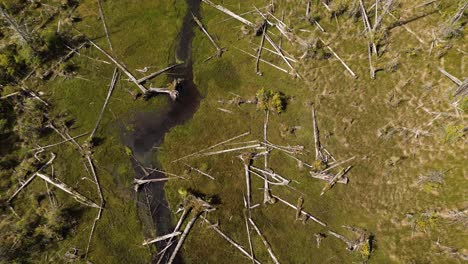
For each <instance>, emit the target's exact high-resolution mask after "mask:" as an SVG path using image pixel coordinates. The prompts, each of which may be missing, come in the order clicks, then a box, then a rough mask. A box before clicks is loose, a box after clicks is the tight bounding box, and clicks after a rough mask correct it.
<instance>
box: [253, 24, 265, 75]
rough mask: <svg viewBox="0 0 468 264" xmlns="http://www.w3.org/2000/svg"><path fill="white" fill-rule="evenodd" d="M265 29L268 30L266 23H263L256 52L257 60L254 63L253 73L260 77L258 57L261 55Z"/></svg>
mask: <svg viewBox="0 0 468 264" xmlns="http://www.w3.org/2000/svg"><path fill="white" fill-rule="evenodd" d="M267 28H268V23H267V22H266V20H265V22H264V24H263V30H262V40H261V41H260V47H259V48H258V51H257V60H256V61H255V73H256V74H257V75H262V72H260V66H259V64H260V56H261V55H262V49H263V44H264V43H265V34H266V32H267Z"/></svg>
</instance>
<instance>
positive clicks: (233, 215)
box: [158, 1, 467, 263]
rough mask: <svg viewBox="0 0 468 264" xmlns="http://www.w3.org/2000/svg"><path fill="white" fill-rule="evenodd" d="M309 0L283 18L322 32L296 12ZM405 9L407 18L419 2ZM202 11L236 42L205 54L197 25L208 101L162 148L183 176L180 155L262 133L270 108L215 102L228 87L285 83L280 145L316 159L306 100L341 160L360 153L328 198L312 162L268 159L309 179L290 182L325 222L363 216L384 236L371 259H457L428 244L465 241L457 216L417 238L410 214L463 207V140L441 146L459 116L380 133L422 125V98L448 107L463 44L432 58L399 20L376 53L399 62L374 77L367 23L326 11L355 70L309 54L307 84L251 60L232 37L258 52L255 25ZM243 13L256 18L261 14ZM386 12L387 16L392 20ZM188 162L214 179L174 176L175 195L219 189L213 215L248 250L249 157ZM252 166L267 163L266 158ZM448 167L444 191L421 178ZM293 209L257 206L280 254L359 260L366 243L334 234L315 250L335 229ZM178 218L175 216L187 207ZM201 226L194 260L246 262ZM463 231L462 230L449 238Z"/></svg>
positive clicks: (285, 192)
mask: <svg viewBox="0 0 468 264" xmlns="http://www.w3.org/2000/svg"><path fill="white" fill-rule="evenodd" d="M454 3H455V1H454V2H451V5H448V6H450V10H452V11H451V12H454V11H453V10H454V9H456V6H454V5H453V4H454ZM262 4H263V3H260V2H258V1H255V2H254V3H251V2H249V3H238V2H235V1H224V2H223V4H222V5H223V6H225V7H228V8H230V9H231V10H233V11H235V12H237V13H242V12H245V11H248V10H250V9H251V6H252V5H256V6H257V7H261V6H262ZM296 4H297V5H296ZM301 5H302V4H299V2H298V1H297V3H295V2H294V3H288V4H286V3H284V1H280V2H279V6H277V10H280V11H279V12H281V10H282V9H284V10H286V14H288V12H289V11H292V12H293V14H296V15H292V16H289V18H288V19H287V20H286V22H287V23H290V24H293V25H294V28H295V29H299V28H305V29H308V30H314V27H312V26H308V25H307V24H306V23H304V22H303V21H299V18H300V16H301V15H302V12H303V11H304V10H302V9H301V8H300V6H301ZM402 5H403V6H401V9H399V10H405V8H409V6H411V5H412V4H409V3H408V4H402ZM447 8H448V7H447ZM313 10H316V11H315V12H318V13H319V14H320V15H321V16H325V14H326V10H324V8H323V7H322V6H313ZM428 10H429V8H428ZM299 12H300V13H299ZM304 12H305V11H304ZM395 14H396V13H395ZM402 15H403V16H404V17H410V16H411V12H409V11H408V12H407V13H404V14H402ZM202 17H203V22H204V23H205V24H206V25H207V28H208V31H210V33H211V34H213V35H216V36H218V37H219V40H218V43H219V45H220V46H222V47H227V48H228V52H226V53H225V54H224V55H223V57H222V58H221V59H212V60H210V61H208V62H203V61H204V59H205V58H207V57H208V56H209V55H211V54H212V53H213V52H214V51H215V50H214V48H213V47H212V46H211V44H210V43H209V41H208V40H207V39H206V37H205V36H204V35H203V34H201V33H200V32H199V31H197V35H196V38H195V41H194V47H193V49H194V56H195V57H194V61H195V64H194V71H195V72H194V75H195V82H196V84H197V86H198V89H199V90H200V91H201V92H202V94H203V96H204V100H203V101H202V103H201V105H200V108H199V109H198V111H197V113H196V114H195V116H194V117H193V119H192V120H191V121H189V122H188V123H187V124H185V125H182V126H180V127H176V128H174V129H173V130H172V131H170V132H169V133H168V134H167V135H166V138H165V141H164V145H163V146H162V147H163V149H164V151H162V153H161V154H160V155H159V157H158V159H159V160H160V161H161V163H162V164H163V167H164V168H165V169H166V170H168V171H171V172H173V173H176V174H178V173H182V171H183V170H184V168H183V166H181V165H182V164H181V163H172V162H171V161H173V160H175V159H177V158H179V157H182V156H185V155H186V154H189V153H193V152H196V151H197V150H199V149H202V148H204V147H208V146H210V145H213V144H215V143H217V142H220V141H222V140H223V139H227V138H230V137H232V136H235V135H238V134H241V133H243V132H245V131H251V132H252V133H251V135H250V136H248V137H245V138H243V139H242V141H248V140H252V139H261V138H262V137H263V132H262V125H263V118H264V114H263V112H262V111H258V110H256V109H255V107H254V106H250V105H243V106H241V107H240V108H238V107H237V106H221V105H220V104H218V103H217V101H218V100H219V99H230V98H232V97H233V96H232V94H230V93H234V94H239V95H241V96H242V97H244V98H249V97H252V96H254V94H255V93H256V91H257V90H259V89H261V88H265V89H271V90H275V91H276V90H278V91H281V92H283V93H284V94H285V95H286V96H288V97H289V101H288V105H287V108H286V111H285V112H284V113H281V114H280V115H271V116H270V126H269V140H270V141H271V142H275V143H276V144H280V145H286V144H290V145H296V144H300V145H304V146H305V147H306V149H307V152H306V153H305V154H304V155H303V156H300V159H302V160H304V161H306V162H308V163H309V164H310V163H312V162H313V160H314V158H313V157H314V151H313V128H312V117H311V109H310V107H309V106H307V105H308V103H314V104H315V106H316V108H317V115H318V123H319V128H320V131H321V141H322V144H324V145H325V146H326V148H327V149H328V150H329V151H331V152H332V153H333V154H334V155H335V157H336V158H337V159H339V160H343V159H345V158H348V157H350V156H356V157H357V158H356V159H355V160H354V161H353V162H352V164H353V169H352V170H351V172H350V173H349V175H348V176H349V178H350V183H349V184H348V185H347V186H343V185H340V184H339V185H337V186H335V187H334V188H333V189H332V190H329V191H328V192H327V193H326V194H325V195H324V196H323V197H319V193H320V191H321V189H322V187H323V185H324V183H323V182H321V181H317V180H315V179H311V178H310V177H308V175H309V174H308V170H306V169H301V168H298V167H297V163H296V162H295V161H293V160H291V159H289V158H288V157H286V156H284V155H282V154H281V153H274V154H272V155H271V157H270V164H272V165H271V167H272V168H273V169H275V171H277V172H279V173H280V174H282V175H283V176H287V177H288V178H290V179H293V180H297V181H299V182H300V184H296V183H292V186H293V187H295V188H297V189H298V190H300V191H301V192H303V193H304V194H303V196H304V199H305V204H304V208H305V210H306V211H308V212H310V213H312V214H313V215H315V216H316V217H318V218H319V219H321V220H323V221H325V222H326V223H327V224H328V228H330V229H332V230H335V231H337V232H339V233H342V234H343V235H345V236H349V237H352V233H349V232H348V231H346V230H345V229H343V228H341V225H354V226H359V227H362V228H366V229H367V230H369V231H370V232H371V233H372V234H374V235H375V239H376V248H375V249H374V250H373V252H372V254H371V258H370V262H371V263H408V262H415V263H419V262H421V263H425V262H428V261H431V262H437V263H456V260H454V259H450V258H447V257H446V256H445V255H435V253H434V251H432V250H427V249H428V248H431V245H432V244H433V242H434V241H436V240H437V238H438V237H439V238H440V239H441V241H444V242H445V243H447V244H450V246H453V247H455V248H466V246H467V244H466V242H464V240H466V235H463V234H460V233H459V230H460V228H461V227H460V226H456V227H454V226H451V225H447V224H441V225H438V226H437V230H436V231H433V232H431V233H429V234H423V235H418V236H415V237H412V235H411V228H410V227H408V226H405V224H404V220H405V214H406V213H410V212H425V211H427V210H429V209H436V210H437V209H441V208H459V209H460V208H462V207H463V198H462V197H463V194H462V193H463V191H462V190H461V189H460V188H461V187H460V186H461V185H463V184H464V182H465V179H464V177H463V175H464V173H466V165H464V160H466V158H467V157H466V153H464V151H463V146H462V145H463V143H460V144H454V145H450V146H448V145H447V146H444V145H441V143H440V137H439V135H440V133H441V132H442V131H443V129H442V130H441V129H440V128H439V127H440V126H444V125H445V124H447V123H448V122H450V119H451V118H442V119H439V120H437V121H436V122H435V124H436V125H435V126H433V127H432V128H431V127H424V128H425V129H428V130H430V131H431V136H429V137H424V136H422V137H419V138H418V139H415V138H414V137H413V135H412V134H406V133H403V132H402V133H396V134H395V135H393V136H392V137H390V138H389V139H381V138H378V137H377V132H378V130H379V129H380V128H382V127H384V126H386V125H387V124H389V123H393V124H394V126H396V127H410V128H420V127H421V129H422V127H423V126H424V125H425V124H426V123H428V122H429V121H431V120H432V118H434V117H435V116H431V115H429V114H427V113H426V112H424V111H422V110H415V108H416V107H417V106H418V105H420V104H421V103H423V104H424V106H425V107H428V108H429V109H431V110H432V111H447V112H449V111H450V110H448V109H449V108H448V104H449V100H450V99H449V96H448V95H449V93H450V91H449V89H450V87H451V86H450V81H449V80H447V79H445V77H443V76H441V75H440V73H439V72H438V70H437V67H438V66H439V65H440V63H443V65H444V67H445V69H446V70H448V71H449V72H451V73H453V74H455V75H456V76H459V77H461V76H463V73H462V70H461V69H462V65H463V61H462V59H461V56H460V53H459V51H457V50H455V49H451V50H449V52H448V53H447V55H445V56H444V57H443V58H442V59H438V58H436V57H433V56H429V55H428V54H427V53H426V47H423V46H421V45H420V43H419V42H418V41H417V40H416V39H415V38H414V37H413V36H412V35H411V34H409V33H408V32H407V31H405V30H404V29H403V28H401V27H397V28H394V29H393V30H392V31H391V32H390V36H389V39H390V45H389V47H387V52H386V53H384V55H383V56H381V57H380V58H378V59H377V61H376V62H374V63H376V64H377V65H381V66H383V65H386V64H387V63H388V62H389V61H391V60H393V59H395V58H396V59H397V61H398V62H399V64H400V65H399V68H398V69H397V70H396V71H395V72H393V73H390V72H378V73H377V79H376V80H371V79H370V77H369V73H368V61H367V50H366V47H365V41H364V39H363V38H362V37H361V36H360V35H358V34H359V32H360V31H361V30H362V21H360V20H358V21H357V22H356V23H352V22H351V21H350V19H348V18H346V17H340V18H339V19H338V23H339V25H340V26H339V28H338V27H337V26H336V23H335V21H334V20H331V21H328V19H322V20H321V21H320V23H321V24H322V26H323V27H324V28H326V30H327V31H329V32H331V33H329V34H321V36H322V38H323V39H325V40H333V41H334V42H331V44H330V45H331V46H332V47H333V49H334V50H335V51H336V52H337V53H338V54H339V55H340V56H341V57H342V58H343V59H344V60H345V61H346V62H347V63H348V65H349V66H350V67H351V68H352V69H353V71H355V72H356V73H357V74H358V76H359V78H358V79H356V80H354V79H352V78H351V77H350V76H349V74H348V73H346V72H345V69H344V68H343V67H342V65H341V64H339V62H338V61H337V60H335V59H331V60H324V61H313V60H311V61H307V62H306V63H303V65H301V66H299V70H300V73H301V74H302V76H304V78H305V79H306V81H305V82H303V81H300V80H293V79H292V78H291V77H290V76H288V75H287V74H284V73H282V72H280V71H277V70H275V69H273V68H271V67H269V66H267V65H265V64H261V70H262V72H263V73H264V75H263V76H262V77H259V76H257V75H256V74H255V70H254V69H255V61H254V58H251V57H249V56H247V55H245V54H243V53H241V52H239V51H238V50H237V49H236V48H235V47H237V48H241V49H243V50H246V51H248V52H250V53H255V51H254V50H253V48H256V47H257V46H258V43H259V42H260V39H259V38H253V37H251V36H250V35H249V36H242V33H240V30H239V29H240V25H239V23H238V22H236V21H234V20H230V21H227V22H223V23H222V24H218V23H219V21H221V20H223V19H225V18H226V16H224V15H223V14H221V13H220V12H218V11H216V10H215V9H213V8H211V7H209V6H207V5H203V4H202ZM246 17H247V18H248V19H251V20H255V19H254V18H253V16H252V15H247V16H246ZM440 19H441V17H440V14H438V13H436V14H433V15H430V16H427V17H425V18H423V19H420V20H416V21H415V22H411V23H409V24H408V27H410V28H411V29H412V30H413V31H415V32H418V34H421V35H422V38H424V39H426V40H429V39H430V35H428V33H427V32H430V30H428V28H436V27H437V26H436V23H438V21H440ZM388 22H390V21H386V22H385V23H388ZM275 32H276V31H275ZM296 32H297V31H296ZM298 34H300V35H301V36H303V37H304V38H306V37H307V35H310V33H304V32H300V33H298ZM314 34H317V33H314ZM275 39H277V38H276V37H275ZM465 39H466V38H465ZM283 43H284V46H285V49H286V50H288V51H291V50H294V48H293V47H291V45H290V44H287V43H286V41H285V40H283ZM452 44H453V46H455V47H465V48H466V44H464V43H463V41H462V40H461V39H459V40H454V41H453V43H452ZM270 48H271V47H270ZM461 49H463V48H461ZM409 50H413V51H415V52H413V53H414V56H410V55H411V54H409V53H408V54H407V55H405V53H404V51H409ZM416 50H420V51H416ZM293 53H294V52H293ZM296 55H301V54H299V53H298V54H296ZM264 58H268V59H269V60H271V61H273V62H274V63H276V64H280V65H282V67H285V68H287V66H286V65H285V64H284V63H282V61H281V59H279V58H276V57H274V56H271V54H268V52H265V51H264ZM406 80H409V83H408V84H405V81H406ZM428 83H433V84H434V85H433V86H432V88H431V89H430V90H427V89H426V88H424V87H426V86H427V84H428ZM391 94H394V95H395V96H396V97H397V98H398V99H399V100H401V101H400V103H399V104H397V105H393V104H386V103H385V98H387V97H388V96H389V95H391ZM218 107H223V108H226V109H229V110H231V111H233V114H226V113H224V112H221V111H218V110H217V108H218ZM281 124H284V125H287V126H301V127H302V128H301V129H299V130H298V131H297V132H296V133H295V135H290V136H287V137H286V138H284V137H282V136H281V133H280V130H281ZM438 126H439V127H438ZM462 141H463V140H462ZM392 157H395V158H397V159H398V160H399V161H398V162H397V163H395V164H394V165H393V166H387V165H385V164H386V161H388V160H390V159H391V158H392ZM187 162H188V163H189V164H190V165H192V166H195V167H197V166H205V167H208V170H207V172H208V173H210V174H211V175H212V176H214V177H215V178H216V180H215V181H210V180H209V179H207V178H206V177H204V176H201V175H198V174H196V173H191V174H190V178H189V179H188V180H186V181H171V182H169V183H168V184H167V185H166V193H167V195H168V199H169V201H170V203H171V204H172V205H174V206H176V205H177V204H178V203H180V202H181V198H180V197H179V195H178V194H177V192H176V190H178V189H179V188H180V187H184V188H193V189H196V190H199V191H201V192H203V193H205V194H208V195H219V197H220V201H221V204H220V205H219V206H218V210H217V211H215V212H212V213H210V214H209V218H210V219H212V221H214V222H216V221H217V220H218V221H219V223H220V228H221V229H222V230H223V231H225V232H226V233H227V234H229V235H230V236H231V237H232V238H234V239H235V240H236V241H238V242H240V243H241V244H242V245H244V246H245V247H246V248H247V237H246V234H245V227H244V222H243V221H244V220H243V216H242V210H243V202H242V195H243V193H245V186H244V185H245V183H244V175H243V167H242V163H241V161H240V160H239V159H237V158H236V157H235V155H234V154H224V155H219V156H213V157H207V158H193V159H189V160H188V161H187ZM255 164H257V165H258V166H262V165H263V164H262V161H261V160H259V161H256V162H255ZM449 168H451V169H452V170H451V171H450V173H449V176H448V177H447V182H446V184H444V186H443V187H442V188H441V189H440V190H439V192H438V194H434V193H429V192H424V191H420V189H419V188H417V187H412V186H414V184H415V182H416V181H417V175H418V174H419V173H420V172H421V171H427V170H430V169H449ZM262 186H263V185H262V183H261V182H260V181H259V180H258V179H256V178H255V177H254V179H253V187H252V188H253V199H254V201H255V203H256V202H261V201H262V199H263V196H262V191H261V190H259V189H258V188H261V187H262ZM273 193H274V194H277V195H279V196H281V197H283V198H285V199H287V200H289V201H290V202H292V203H295V201H296V200H297V198H298V197H299V195H300V194H299V193H297V192H294V191H292V190H290V189H287V188H284V187H273ZM294 213H295V212H294V210H292V209H290V208H287V207H285V206H284V205H282V204H280V203H277V204H274V205H267V206H261V207H260V208H256V209H254V210H252V215H253V218H254V220H255V221H256V222H257V224H258V225H259V227H260V229H261V230H262V231H263V232H264V233H265V236H266V237H267V239H268V240H269V241H270V243H271V244H272V247H273V250H274V251H275V253H276V254H277V256H278V258H279V260H280V261H283V262H288V263H343V262H352V261H358V260H359V259H360V258H361V256H360V254H359V253H356V254H354V253H350V252H348V251H346V250H345V245H344V243H342V242H341V241H338V240H336V239H335V238H333V237H330V236H329V237H328V238H326V239H325V240H324V241H323V242H322V245H321V247H320V249H316V246H315V237H314V236H313V234H314V233H317V232H326V229H323V228H321V227H320V226H318V225H316V224H314V223H313V222H311V221H309V222H310V223H307V224H306V225H305V226H304V225H302V224H301V223H299V222H295V221H294ZM174 218H175V219H177V218H178V216H174ZM192 232H193V233H191V235H190V236H189V238H188V241H187V242H186V244H185V246H184V250H185V251H184V257H185V259H186V261H187V262H188V263H217V262H219V261H221V260H222V259H226V258H229V259H230V262H231V263H246V262H247V261H248V260H247V259H246V258H244V257H243V256H242V255H241V254H240V253H239V252H238V251H236V250H235V249H234V248H232V246H230V245H229V244H228V243H227V242H226V241H224V240H222V239H221V238H219V237H218V236H217V235H216V233H214V232H213V231H211V230H210V229H209V227H207V226H205V225H202V224H201V225H199V226H197V227H196V228H195V229H194V231H192ZM454 236H456V238H455V239H452V238H453V237H454ZM254 244H255V252H256V255H257V257H258V259H260V260H261V261H263V262H268V260H269V257H268V254H267V253H266V250H265V248H264V246H263V244H262V243H261V242H260V241H259V240H258V238H256V240H255V241H254Z"/></svg>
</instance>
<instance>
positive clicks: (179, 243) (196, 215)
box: [167, 211, 201, 264]
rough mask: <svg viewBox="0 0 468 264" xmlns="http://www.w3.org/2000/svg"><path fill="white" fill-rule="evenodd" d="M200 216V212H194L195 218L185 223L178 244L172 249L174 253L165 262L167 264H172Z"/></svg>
mask: <svg viewBox="0 0 468 264" xmlns="http://www.w3.org/2000/svg"><path fill="white" fill-rule="evenodd" d="M200 215H201V211H200V212H196V213H195V216H194V217H193V218H192V219H191V220H190V221H189V222H188V223H187V225H186V226H185V229H184V232H183V233H182V235H181V236H180V239H179V242H178V243H177V245H176V247H175V248H174V251H173V252H172V255H171V257H170V258H169V260H168V261H167V264H172V262H173V261H174V259H175V257H176V256H177V252H179V250H180V248H181V247H182V244H183V243H184V241H185V239H186V238H187V236H188V234H189V232H190V230H191V229H192V227H193V225H194V224H195V222H196V221H197V219H198V218H199V217H200Z"/></svg>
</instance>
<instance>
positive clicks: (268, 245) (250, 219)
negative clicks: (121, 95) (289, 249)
mask: <svg viewBox="0 0 468 264" xmlns="http://www.w3.org/2000/svg"><path fill="white" fill-rule="evenodd" d="M249 222H250V224H251V225H252V226H253V228H254V229H255V231H256V232H257V234H258V236H259V237H260V238H261V239H262V242H263V244H264V245H265V247H266V248H267V251H268V254H269V255H270V257H271V259H272V260H273V262H274V263H275V264H279V263H280V262H279V261H278V258H277V257H276V256H275V254H274V253H273V249H272V248H271V245H270V243H268V241H267V240H266V238H265V236H264V235H263V234H262V232H260V229H259V228H258V227H257V225H256V224H255V222H254V221H253V220H252V218H249Z"/></svg>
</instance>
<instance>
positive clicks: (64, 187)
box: [37, 173, 100, 208]
mask: <svg viewBox="0 0 468 264" xmlns="http://www.w3.org/2000/svg"><path fill="white" fill-rule="evenodd" d="M37 176H39V177H40V178H42V179H43V180H45V181H46V182H48V183H50V184H52V185H54V186H55V187H57V188H59V189H61V190H63V191H64V192H66V193H68V194H70V195H71V196H72V197H73V198H75V200H76V201H78V202H79V203H82V204H84V205H86V206H90V207H94V208H100V207H99V205H97V204H95V203H94V202H93V201H91V200H90V199H88V198H86V197H85V196H83V195H82V194H80V193H79V192H77V191H75V190H74V189H73V188H71V187H69V186H68V185H66V184H65V183H63V182H61V181H59V180H58V179H52V178H51V177H49V176H47V175H45V174H42V173H37Z"/></svg>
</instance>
